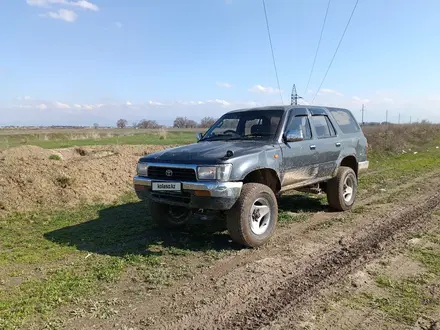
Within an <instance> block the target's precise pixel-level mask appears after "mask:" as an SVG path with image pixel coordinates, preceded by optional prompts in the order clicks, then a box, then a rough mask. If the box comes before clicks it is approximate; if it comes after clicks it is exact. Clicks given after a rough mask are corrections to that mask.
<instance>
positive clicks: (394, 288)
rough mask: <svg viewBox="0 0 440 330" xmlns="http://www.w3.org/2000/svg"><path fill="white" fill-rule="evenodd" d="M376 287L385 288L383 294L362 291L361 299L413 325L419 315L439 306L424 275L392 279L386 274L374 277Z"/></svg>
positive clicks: (395, 318) (398, 319) (400, 320)
mask: <svg viewBox="0 0 440 330" xmlns="http://www.w3.org/2000/svg"><path fill="white" fill-rule="evenodd" d="M376 284H377V286H378V287H380V288H382V289H384V290H385V292H386V293H385V294H384V295H381V296H379V295H376V294H372V293H362V295H361V300H363V302H364V303H366V304H367V305H369V306H370V307H373V308H376V309H379V310H380V311H382V312H384V313H385V314H387V315H388V316H389V317H391V318H392V319H394V320H396V321H398V322H401V323H404V324H407V325H410V326H412V325H414V323H415V322H416V321H417V319H418V318H419V317H420V315H421V314H422V312H423V313H426V312H428V311H432V310H434V309H435V308H437V307H438V306H439V303H440V301H439V299H438V297H434V296H433V295H432V294H431V293H430V292H429V290H428V288H427V286H428V281H427V280H426V279H425V278H424V276H420V277H415V278H410V279H405V280H393V279H391V278H389V277H386V276H378V277H377V278H376Z"/></svg>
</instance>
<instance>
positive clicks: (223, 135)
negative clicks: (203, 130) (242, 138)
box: [200, 134, 237, 141]
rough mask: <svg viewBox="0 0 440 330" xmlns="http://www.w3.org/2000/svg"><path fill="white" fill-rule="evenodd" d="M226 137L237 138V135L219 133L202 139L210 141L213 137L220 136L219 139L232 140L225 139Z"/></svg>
mask: <svg viewBox="0 0 440 330" xmlns="http://www.w3.org/2000/svg"><path fill="white" fill-rule="evenodd" d="M224 137H230V138H237V136H236V135H233V134H218V135H213V136H209V137H206V138H203V139H201V140H200V141H208V140H212V139H216V138H219V140H230V139H223V138H224Z"/></svg>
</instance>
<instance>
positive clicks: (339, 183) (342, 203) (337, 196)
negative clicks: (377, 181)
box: [326, 166, 358, 211]
mask: <svg viewBox="0 0 440 330" xmlns="http://www.w3.org/2000/svg"><path fill="white" fill-rule="evenodd" d="M347 180H348V182H350V184H351V185H352V187H351V188H352V193H351V198H350V199H348V200H346V199H345V198H344V193H346V190H345V186H346V184H347ZM357 183H358V181H357V177H356V174H355V173H354V171H353V169H352V168H350V167H346V166H341V167H339V169H338V174H337V175H336V177H334V178H333V179H331V180H329V181H328V182H327V187H326V188H327V189H326V190H327V200H328V204H329V206H330V207H331V208H332V209H334V210H337V211H348V210H350V209H351V208H352V207H353V205H354V202H355V200H356V195H357Z"/></svg>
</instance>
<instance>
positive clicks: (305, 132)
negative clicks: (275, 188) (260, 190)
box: [281, 114, 319, 186]
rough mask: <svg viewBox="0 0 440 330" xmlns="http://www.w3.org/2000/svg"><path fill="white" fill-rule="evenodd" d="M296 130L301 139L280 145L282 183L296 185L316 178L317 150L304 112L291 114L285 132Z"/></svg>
mask: <svg viewBox="0 0 440 330" xmlns="http://www.w3.org/2000/svg"><path fill="white" fill-rule="evenodd" d="M289 130H298V131H300V132H302V136H303V140H302V141H295V142H284V143H283V144H282V145H281V151H282V153H283V161H282V168H281V171H282V173H283V177H282V181H283V182H282V185H283V186H287V185H296V184H298V185H299V184H300V183H304V182H307V181H310V180H313V179H315V178H317V176H318V165H319V164H318V158H319V155H318V152H317V151H316V148H315V147H314V144H313V136H312V129H311V126H310V119H309V116H308V115H306V114H297V115H295V114H292V116H291V117H290V120H289V122H288V124H287V126H286V129H285V132H287V131H289Z"/></svg>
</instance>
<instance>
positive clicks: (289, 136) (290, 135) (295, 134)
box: [284, 129, 304, 142]
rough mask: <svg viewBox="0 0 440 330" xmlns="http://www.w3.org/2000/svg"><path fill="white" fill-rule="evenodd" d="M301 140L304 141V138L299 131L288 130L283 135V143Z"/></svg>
mask: <svg viewBox="0 0 440 330" xmlns="http://www.w3.org/2000/svg"><path fill="white" fill-rule="evenodd" d="M303 140H304V136H303V132H302V130H301V129H289V130H288V131H287V132H286V133H285V134H284V141H286V142H298V141H303Z"/></svg>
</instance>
